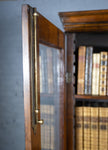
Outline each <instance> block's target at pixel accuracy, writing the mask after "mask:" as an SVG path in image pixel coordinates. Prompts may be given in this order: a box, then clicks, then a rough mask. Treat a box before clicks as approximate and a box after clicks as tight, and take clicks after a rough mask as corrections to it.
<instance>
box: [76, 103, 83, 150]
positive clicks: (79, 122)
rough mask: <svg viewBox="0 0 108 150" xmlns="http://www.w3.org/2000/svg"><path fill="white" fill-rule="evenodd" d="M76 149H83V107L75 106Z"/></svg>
mask: <svg viewBox="0 0 108 150" xmlns="http://www.w3.org/2000/svg"><path fill="white" fill-rule="evenodd" d="M75 116H76V117H75V127H76V128H75V135H76V136H75V137H76V140H75V141H76V150H83V107H81V106H80V107H78V106H77V107H75Z"/></svg>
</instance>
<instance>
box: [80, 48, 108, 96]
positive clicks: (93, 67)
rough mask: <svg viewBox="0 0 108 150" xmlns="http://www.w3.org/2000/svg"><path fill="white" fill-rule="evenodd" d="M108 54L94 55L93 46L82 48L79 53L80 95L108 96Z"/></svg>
mask: <svg viewBox="0 0 108 150" xmlns="http://www.w3.org/2000/svg"><path fill="white" fill-rule="evenodd" d="M107 70H108V53H107V52H105V51H101V52H100V53H93V47H92V46H87V47H86V46H80V47H79V51H78V81H77V94H79V95H102V96H105V95H108V92H107V91H108V81H107V72H108V71H107Z"/></svg>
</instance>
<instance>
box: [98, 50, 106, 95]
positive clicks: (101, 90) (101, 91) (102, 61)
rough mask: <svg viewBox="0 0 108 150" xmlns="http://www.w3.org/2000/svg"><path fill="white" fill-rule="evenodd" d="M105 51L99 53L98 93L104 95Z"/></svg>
mask: <svg viewBox="0 0 108 150" xmlns="http://www.w3.org/2000/svg"><path fill="white" fill-rule="evenodd" d="M106 76H107V52H101V53H100V85H99V95H102V96H105V95H106Z"/></svg>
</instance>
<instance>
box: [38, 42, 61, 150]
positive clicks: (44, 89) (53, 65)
mask: <svg viewBox="0 0 108 150" xmlns="http://www.w3.org/2000/svg"><path fill="white" fill-rule="evenodd" d="M39 49H40V110H41V118H42V119H44V124H43V125H42V126H41V149H42V150H60V122H59V120H60V119H59V117H60V112H59V110H60V94H59V93H60V91H59V90H60V88H59V87H60V86H59V84H60V51H59V50H58V49H55V48H51V47H47V46H45V45H42V44H40V47H39Z"/></svg>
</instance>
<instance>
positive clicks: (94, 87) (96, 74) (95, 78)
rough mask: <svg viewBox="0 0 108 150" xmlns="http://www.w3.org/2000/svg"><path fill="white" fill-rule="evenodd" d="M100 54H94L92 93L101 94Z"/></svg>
mask: <svg viewBox="0 0 108 150" xmlns="http://www.w3.org/2000/svg"><path fill="white" fill-rule="evenodd" d="M99 70H100V54H96V53H94V54H93V71H92V95H99Z"/></svg>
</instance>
